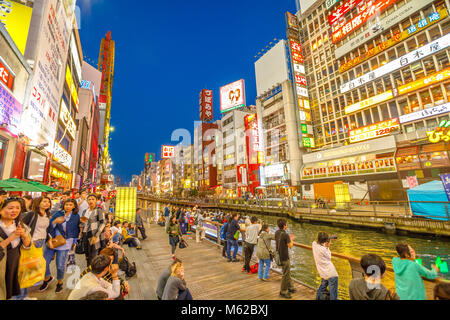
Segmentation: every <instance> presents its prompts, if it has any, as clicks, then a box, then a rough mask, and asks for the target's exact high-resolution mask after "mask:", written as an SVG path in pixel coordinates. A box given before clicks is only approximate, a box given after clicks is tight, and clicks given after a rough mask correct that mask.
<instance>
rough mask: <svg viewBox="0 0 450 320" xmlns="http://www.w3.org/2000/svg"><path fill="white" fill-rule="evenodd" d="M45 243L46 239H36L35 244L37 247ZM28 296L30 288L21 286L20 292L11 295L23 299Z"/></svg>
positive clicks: (15, 298)
mask: <svg viewBox="0 0 450 320" xmlns="http://www.w3.org/2000/svg"><path fill="white" fill-rule="evenodd" d="M44 244H45V239H42V240H36V241H35V242H34V246H35V247H36V248H42V247H43V246H44ZM27 296H28V288H21V289H20V294H19V295H17V296H14V297H11V300H23V299H25V298H26V297H27Z"/></svg>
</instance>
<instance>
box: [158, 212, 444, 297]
mask: <svg viewBox="0 0 450 320" xmlns="http://www.w3.org/2000/svg"><path fill="white" fill-rule="evenodd" d="M164 216H165V217H166V221H167V222H168V226H166V230H167V233H168V234H169V242H170V244H171V246H172V252H171V254H172V258H173V260H174V261H178V262H179V260H178V259H177V258H176V257H175V250H176V248H177V244H178V243H179V242H180V241H181V240H182V237H183V235H184V234H186V232H183V231H182V230H181V228H180V225H181V223H185V224H187V226H188V228H187V230H191V227H192V226H194V227H195V229H196V241H197V242H199V241H200V240H202V239H204V238H205V228H204V227H203V224H204V223H205V221H206V222H208V221H213V222H218V223H221V224H222V226H221V229H220V238H221V242H222V244H223V249H222V256H223V257H224V258H225V259H227V261H228V262H238V261H239V259H238V258H237V253H238V248H239V239H240V237H242V239H241V240H242V257H243V261H242V262H243V268H242V271H243V272H247V273H249V274H251V273H255V272H254V271H255V270H254V268H253V267H256V268H257V275H258V279H260V280H261V281H271V279H270V278H269V274H270V268H271V266H272V265H273V264H272V263H274V266H278V268H280V269H281V274H282V279H281V283H280V297H283V298H286V299H291V298H292V295H291V294H292V293H294V292H296V289H295V288H294V284H293V281H292V279H291V262H290V249H292V248H293V246H294V240H295V236H294V235H293V234H288V233H287V228H288V223H287V220H286V219H279V220H278V221H277V226H278V230H276V231H275V232H274V233H273V232H271V228H270V227H269V225H267V224H265V223H264V222H262V221H258V218H257V217H242V216H240V215H239V214H238V213H232V214H225V213H223V212H204V211H202V210H200V209H198V208H197V207H195V208H193V209H192V210H190V209H181V208H176V207H173V208H172V209H170V206H166V207H165V209H164ZM186 217H188V218H186ZM180 220H181V221H180ZM160 222H162V221H160ZM241 235H242V236H241ZM335 239H337V236H332V235H331V236H330V235H329V234H327V233H326V232H319V233H318V235H317V239H316V240H315V241H313V243H312V253H313V257H314V262H315V267H316V269H317V272H318V274H319V276H320V278H321V283H320V285H319V288H318V289H317V292H316V299H317V300H337V299H338V288H339V281H338V279H339V276H338V272H337V270H336V268H335V266H334V264H333V262H332V258H331V257H332V254H331V250H330V247H331V244H332V241H335ZM272 241H274V242H275V246H274V247H273V246H272ZM255 248H256V258H257V259H256V260H257V261H256V263H255V264H254V265H253V266H251V264H252V257H253V256H254V252H255ZM396 251H397V253H398V257H395V258H393V260H392V265H393V270H394V273H395V290H388V289H387V288H386V287H385V286H383V285H382V284H381V280H382V279H383V278H384V276H385V274H386V269H387V268H386V263H385V262H384V260H383V259H382V258H381V257H380V256H379V255H376V254H365V255H363V256H362V257H361V260H360V266H361V270H363V272H364V274H363V276H362V277H361V278H355V279H353V280H352V281H351V282H350V285H349V288H348V292H349V297H350V299H351V300H425V299H426V290H425V286H424V280H423V278H426V279H431V280H433V279H436V277H437V275H438V273H439V268H438V267H437V266H435V265H432V269H431V270H429V269H427V268H426V267H424V266H422V265H420V264H418V263H416V262H415V259H416V254H415V251H414V249H413V248H412V247H411V246H410V245H408V244H407V243H398V244H397V245H396ZM179 263H181V262H179ZM169 269H170V267H169V268H168V269H167V270H166V271H165V273H163V275H164V277H163V275H162V279H167V278H168V275H169ZM160 280H161V278H160ZM161 281H162V280H161ZM162 283H164V282H162ZM177 283H178V284H180V283H181V282H179V281H178V282H177ZM161 288H162V286H161V287H160V290H162V289H161ZM178 288H179V292H180V296H181V297H185V295H184V291H185V290H186V287H185V282H183V285H179V287H178ZM434 294H435V297H436V298H440V299H449V298H450V285H449V284H448V283H446V282H444V283H438V284H436V286H435V289H434ZM162 296H163V295H162V292H159V293H158V297H162ZM172 297H175V295H172ZM177 298H179V297H178V296H177Z"/></svg>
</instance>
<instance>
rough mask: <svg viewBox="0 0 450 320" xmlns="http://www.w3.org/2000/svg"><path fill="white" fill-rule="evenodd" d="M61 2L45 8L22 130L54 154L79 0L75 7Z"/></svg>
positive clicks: (51, 1)
mask: <svg viewBox="0 0 450 320" xmlns="http://www.w3.org/2000/svg"><path fill="white" fill-rule="evenodd" d="M58 1H59V0H50V1H47V7H46V8H45V10H44V14H43V17H45V21H44V22H43V23H42V29H41V30H40V32H39V34H40V37H39V38H40V39H39V40H40V41H39V43H38V50H37V54H36V57H35V64H34V70H33V75H32V78H31V81H30V83H31V85H30V95H29V97H28V98H27V100H26V103H25V106H26V108H25V109H24V111H23V114H22V118H21V123H20V128H21V129H22V131H23V132H22V133H23V134H25V135H26V136H27V137H28V138H29V139H30V140H31V143H33V144H44V143H47V144H48V146H47V147H46V150H47V151H49V152H50V153H53V145H54V141H55V135H56V129H57V121H58V113H59V106H60V100H61V96H62V90H63V86H64V82H65V81H64V80H65V72H66V64H65V63H66V61H67V53H68V51H69V41H70V34H71V31H72V21H73V8H74V7H75V1H73V3H71V4H72V6H71V8H66V6H67V1H64V3H63V5H58V4H57V2H58ZM57 8H58V11H56V9H57ZM66 10H67V11H66ZM66 12H67V13H68V14H67V15H66Z"/></svg>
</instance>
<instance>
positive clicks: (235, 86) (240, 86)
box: [220, 79, 245, 113]
mask: <svg viewBox="0 0 450 320" xmlns="http://www.w3.org/2000/svg"><path fill="white" fill-rule="evenodd" d="M244 106H245V83H244V80H243V79H241V80H238V81H236V82H233V83H230V84H227V85H226V86H223V87H221V88H220V112H221V113H225V112H227V111H231V110H234V109H237V108H240V107H244Z"/></svg>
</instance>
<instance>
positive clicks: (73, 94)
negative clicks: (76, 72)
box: [66, 66, 80, 111]
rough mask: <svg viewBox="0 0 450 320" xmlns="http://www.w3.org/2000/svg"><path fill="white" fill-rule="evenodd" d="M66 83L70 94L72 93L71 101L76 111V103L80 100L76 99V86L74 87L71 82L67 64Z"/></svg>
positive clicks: (70, 73)
mask: <svg viewBox="0 0 450 320" xmlns="http://www.w3.org/2000/svg"><path fill="white" fill-rule="evenodd" d="M66 83H67V86H68V87H69V91H70V94H71V95H72V99H73V102H74V104H75V107H76V108H77V111H78V105H79V103H80V102H79V101H78V92H77V88H76V87H75V84H74V83H73V78H72V72H70V68H69V66H67V70H66Z"/></svg>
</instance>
